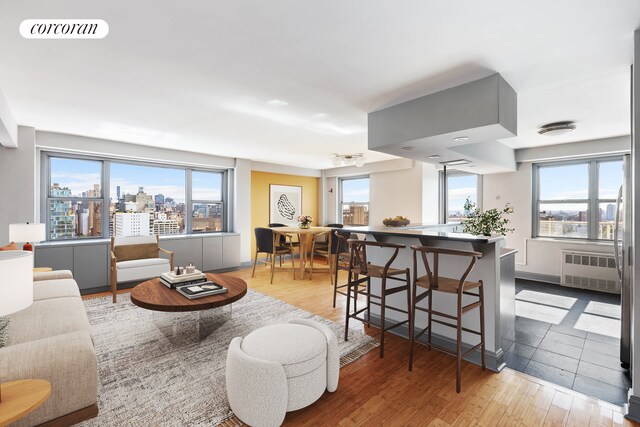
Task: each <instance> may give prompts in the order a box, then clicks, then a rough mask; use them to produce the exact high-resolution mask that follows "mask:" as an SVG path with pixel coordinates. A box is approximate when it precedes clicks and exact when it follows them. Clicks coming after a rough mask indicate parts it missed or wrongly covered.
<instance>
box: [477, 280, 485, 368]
mask: <svg viewBox="0 0 640 427" xmlns="http://www.w3.org/2000/svg"><path fill="white" fill-rule="evenodd" d="M483 288H484V285H483V283H482V280H480V288H479V289H478V296H479V297H480V307H479V310H480V341H481V342H482V345H481V346H480V351H481V352H482V353H480V358H481V359H482V370H483V371H484V370H485V369H486V365H485V363H484V289H483Z"/></svg>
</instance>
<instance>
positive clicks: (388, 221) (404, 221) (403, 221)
mask: <svg viewBox="0 0 640 427" xmlns="http://www.w3.org/2000/svg"><path fill="white" fill-rule="evenodd" d="M410 222H411V221H410V220H408V219H401V220H395V219H385V220H382V223H383V224H384V225H386V226H387V227H402V226H405V225H409V223H410Z"/></svg>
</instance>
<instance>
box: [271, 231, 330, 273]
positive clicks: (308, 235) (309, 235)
mask: <svg viewBox="0 0 640 427" xmlns="http://www.w3.org/2000/svg"><path fill="white" fill-rule="evenodd" d="M271 229H272V230H273V231H274V232H275V233H279V234H288V235H293V234H295V235H297V236H298V242H300V278H301V279H304V274H305V272H306V271H307V261H308V258H309V256H308V250H309V248H310V245H311V242H312V240H313V239H315V236H316V235H318V234H322V233H326V234H327V244H328V245H329V247H331V230H333V228H331V227H309V228H300V227H297V226H294V227H291V226H287V227H271Z"/></svg>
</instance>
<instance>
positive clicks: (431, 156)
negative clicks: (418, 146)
mask: <svg viewBox="0 0 640 427" xmlns="http://www.w3.org/2000/svg"><path fill="white" fill-rule="evenodd" d="M429 158H430V159H439V158H440V155H439V154H432V155H430V156H429Z"/></svg>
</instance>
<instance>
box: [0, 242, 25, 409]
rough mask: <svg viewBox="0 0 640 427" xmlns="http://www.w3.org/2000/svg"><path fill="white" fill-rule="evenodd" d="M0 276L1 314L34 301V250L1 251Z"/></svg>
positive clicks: (0, 400) (0, 397)
mask: <svg viewBox="0 0 640 427" xmlns="http://www.w3.org/2000/svg"><path fill="white" fill-rule="evenodd" d="M0 277H2V280H0V316H6V315H8V314H11V313H15V312H16V311H20V310H22V309H25V308H27V307H29V306H30V305H31V304H32V303H33V252H29V251H0ZM0 388H1V385H0ZM0 402H2V391H1V390H0Z"/></svg>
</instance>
